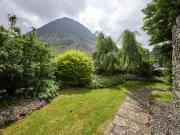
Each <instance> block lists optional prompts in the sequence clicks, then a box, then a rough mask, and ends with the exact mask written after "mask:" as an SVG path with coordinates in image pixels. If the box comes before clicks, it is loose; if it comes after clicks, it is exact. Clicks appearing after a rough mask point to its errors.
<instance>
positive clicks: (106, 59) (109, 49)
mask: <svg viewBox="0 0 180 135" xmlns="http://www.w3.org/2000/svg"><path fill="white" fill-rule="evenodd" d="M117 50H118V49H117V47H116V44H115V43H114V42H113V41H112V39H111V37H105V35H104V34H103V33H102V32H99V33H98V35H97V40H96V51H95V52H94V53H93V59H94V63H95V70H96V72H97V73H102V72H108V73H112V72H115V71H116V70H117V66H118V65H117Z"/></svg>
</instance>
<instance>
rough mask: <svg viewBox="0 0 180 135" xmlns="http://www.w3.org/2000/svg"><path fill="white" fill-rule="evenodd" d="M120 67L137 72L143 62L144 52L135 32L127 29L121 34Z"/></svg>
mask: <svg viewBox="0 0 180 135" xmlns="http://www.w3.org/2000/svg"><path fill="white" fill-rule="evenodd" d="M119 55H120V63H119V64H120V68H121V70H123V71H127V72H136V70H137V69H138V68H140V66H141V64H142V52H141V51H140V46H139V43H138V42H137V41H136V36H135V33H134V32H131V31H130V30H125V31H124V32H123V33H122V35H121V49H120V50H119Z"/></svg>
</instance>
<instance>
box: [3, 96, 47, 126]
mask: <svg viewBox="0 0 180 135" xmlns="http://www.w3.org/2000/svg"><path fill="white" fill-rule="evenodd" d="M46 104H47V103H46V102H45V101H44V100H40V99H35V100H32V99H31V100H30V99H28V100H23V101H21V102H19V103H18V104H16V105H15V106H14V105H12V106H11V105H9V106H8V107H6V108H1V110H0V127H2V126H4V125H6V124H8V123H10V122H14V121H17V120H19V119H21V118H23V117H24V116H25V115H27V114H30V113H32V112H33V111H35V110H37V109H40V108H42V107H43V106H45V105H46Z"/></svg>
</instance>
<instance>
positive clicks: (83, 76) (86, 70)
mask: <svg viewBox="0 0 180 135" xmlns="http://www.w3.org/2000/svg"><path fill="white" fill-rule="evenodd" d="M93 68H94V66H93V61H92V59H91V58H90V57H88V56H87V55H86V54H85V53H83V52H81V51H79V50H70V51H67V52H65V53H63V54H61V55H59V56H58V57H57V59H56V77H57V79H58V80H61V81H63V82H64V83H65V84H67V85H71V86H87V85H89V83H90V82H91V80H92V74H93Z"/></svg>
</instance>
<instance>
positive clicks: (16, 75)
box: [0, 15, 53, 94]
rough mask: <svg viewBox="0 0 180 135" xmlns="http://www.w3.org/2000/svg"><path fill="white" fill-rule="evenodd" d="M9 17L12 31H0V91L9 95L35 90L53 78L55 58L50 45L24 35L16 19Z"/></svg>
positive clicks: (34, 36)
mask: <svg viewBox="0 0 180 135" xmlns="http://www.w3.org/2000/svg"><path fill="white" fill-rule="evenodd" d="M8 17H9V22H10V25H9V29H5V28H4V27H3V26H1V28H0V58H1V59H0V82H1V83H0V89H1V90H2V89H5V90H6V91H7V92H8V93H9V94H13V93H15V91H16V89H17V88H22V87H26V88H28V87H35V86H36V84H37V82H38V81H39V80H42V79H48V78H50V77H51V76H52V70H53V69H52V66H51V55H50V50H49V47H48V45H47V44H45V43H43V42H40V41H39V40H37V38H36V33H35V30H34V29H33V32H32V34H29V35H21V29H20V28H18V27H17V26H16V16H10V15H9V16H8Z"/></svg>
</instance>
